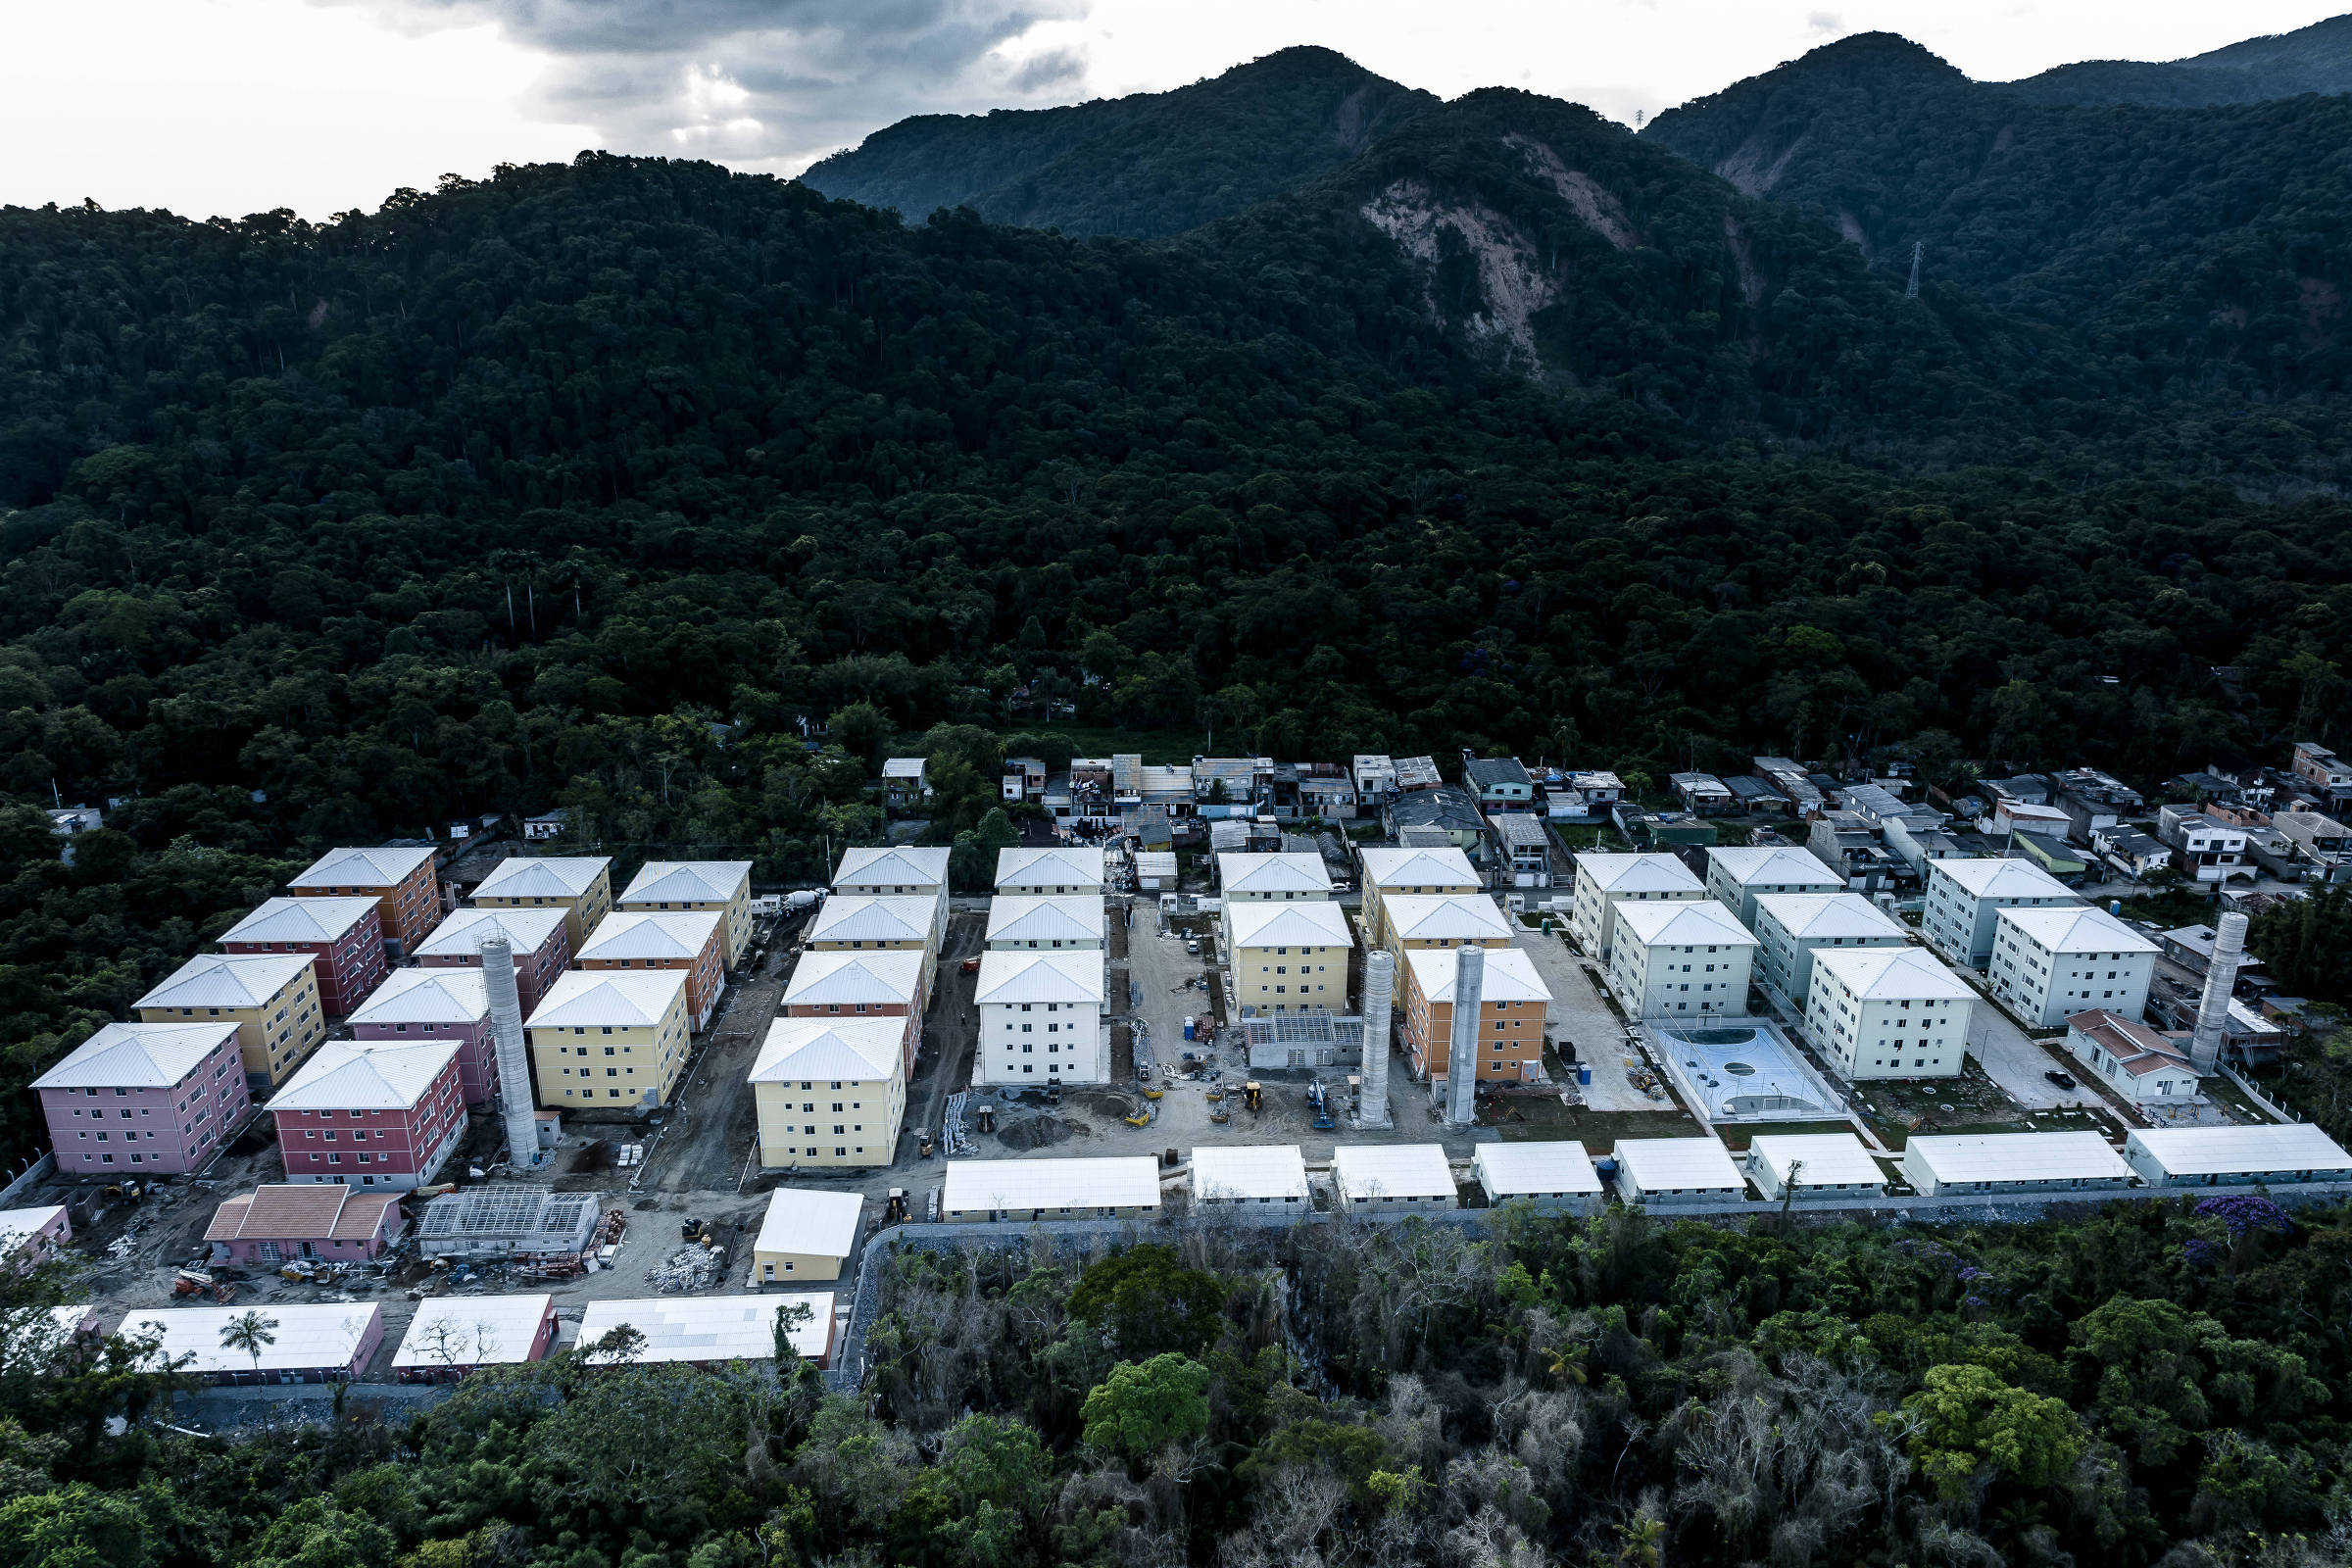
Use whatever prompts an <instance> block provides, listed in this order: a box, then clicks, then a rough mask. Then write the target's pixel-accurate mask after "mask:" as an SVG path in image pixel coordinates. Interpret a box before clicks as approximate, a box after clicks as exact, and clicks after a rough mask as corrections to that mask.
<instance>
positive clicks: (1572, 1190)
mask: <svg viewBox="0 0 2352 1568" xmlns="http://www.w3.org/2000/svg"><path fill="white" fill-rule="evenodd" d="M1470 1174H1471V1175H1473V1176H1475V1177H1477V1178H1478V1185H1479V1188H1480V1190H1481V1191H1483V1192H1484V1193H1485V1194H1486V1195H1487V1202H1488V1204H1489V1205H1490V1206H1493V1205H1497V1204H1502V1203H1509V1202H1516V1201H1526V1202H1530V1203H1533V1204H1534V1205H1535V1206H1536V1207H1537V1208H1538V1209H1541V1210H1543V1211H1544V1212H1546V1213H1565V1214H1589V1213H1591V1212H1592V1211H1593V1209H1594V1208H1596V1207H1598V1206H1599V1203H1600V1201H1601V1200H1600V1172H1599V1171H1597V1170H1594V1169H1593V1156H1592V1155H1591V1154H1588V1153H1586V1152H1585V1146H1584V1145H1583V1144H1580V1143H1578V1142H1576V1141H1575V1140H1574V1139H1568V1138H1563V1139H1559V1140H1556V1141H1554V1140H1546V1141H1544V1142H1543V1143H1515V1144H1481V1145H1479V1146H1478V1148H1477V1149H1475V1150H1473V1151H1472V1152H1471V1154H1470Z"/></svg>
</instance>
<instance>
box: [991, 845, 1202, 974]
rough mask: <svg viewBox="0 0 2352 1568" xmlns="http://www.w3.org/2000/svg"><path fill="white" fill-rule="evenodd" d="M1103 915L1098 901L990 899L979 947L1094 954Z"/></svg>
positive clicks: (1100, 937)
mask: <svg viewBox="0 0 2352 1568" xmlns="http://www.w3.org/2000/svg"><path fill="white" fill-rule="evenodd" d="M1138 858H1139V859H1140V858H1141V857H1138ZM1169 858H1170V859H1173V858H1174V857H1173V856H1171V857H1169ZM1104 916H1105V910H1104V907H1103V901H1102V900H1101V899H1089V898H1082V897H1077V896H1071V897H1067V898H1044V899H1030V898H1009V899H1008V898H997V899H991V900H989V901H988V930H987V934H986V936H985V937H984V939H983V945H985V946H987V947H991V948H1004V949H1006V950H1008V951H1009V950H1012V949H1024V950H1029V951H1033V952H1041V953H1060V952H1072V953H1085V952H1095V951H1099V950H1100V949H1101V948H1102V946H1103V930H1104V927H1105V925H1106V920H1105V918H1104Z"/></svg>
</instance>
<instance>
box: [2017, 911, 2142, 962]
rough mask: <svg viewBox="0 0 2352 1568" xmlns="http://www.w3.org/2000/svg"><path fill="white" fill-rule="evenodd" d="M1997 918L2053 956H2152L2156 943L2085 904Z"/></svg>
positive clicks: (2109, 915)
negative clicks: (2022, 933)
mask: <svg viewBox="0 0 2352 1568" xmlns="http://www.w3.org/2000/svg"><path fill="white" fill-rule="evenodd" d="M1997 918H1998V919H2000V920H2002V921H2004V922H2006V923H2008V924H2010V925H2014V926H2016V927H2017V928H2018V930H2020V931H2022V932H2024V933H2025V934H2026V935H2027V936H2029V937H2032V938H2033V939H2034V941H2035V942H2038V943H2040V944H2041V945H2042V946H2043V947H2044V948H2047V949H2048V950H2049V951H2051V952H2052V953H2155V952H2158V951H2160V950H2159V949H2158V947H2157V945H2156V943H2155V942H2153V941H2151V940H2150V939H2149V938H2147V937H2144V936H2141V935H2140V934H2139V933H2138V932H2137V931H2134V930H2132V929H2131V927H2130V926H2128V925H2126V924H2124V922H2123V921H2121V920H2118V919H2117V918H2116V917H2115V916H2114V915H2112V914H2109V913H2108V912H2107V911H2106V910H2105V909H2094V908H2092V907H2090V906H2088V905H2086V904H2078V905H2075V906H2074V907H2071V908H2065V907H2061V908H2052V909H2017V908H2007V909H2003V910H2001V911H2000V913H1999V915H1998V916H1997Z"/></svg>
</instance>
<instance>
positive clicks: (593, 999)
mask: <svg viewBox="0 0 2352 1568" xmlns="http://www.w3.org/2000/svg"><path fill="white" fill-rule="evenodd" d="M685 994H686V971H685V970H683V969H648V970H643V971H638V972H631V971H629V970H626V969H566V970H564V973H563V974H562V975H561V976H560V977H559V978H558V979H557V981H556V983H555V984H554V985H552V986H550V987H548V988H547V994H546V995H545V996H543V997H541V998H540V999H539V1005H538V1006H537V1007H535V1008H533V1009H532V1011H531V1015H530V1017H529V1018H527V1019H525V1020H524V1022H525V1023H526V1024H527V1025H528V1026H529V1027H530V1028H533V1029H579V1028H590V1029H593V1028H612V1029H651V1028H655V1027H658V1026H659V1025H660V1024H661V1022H662V1018H663V1017H665V1016H666V1015H667V1014H668V1012H669V1009H670V1007H671V1006H672V1005H674V1004H675V1003H677V1002H678V1000H679V999H680V998H682V997H684V996H685Z"/></svg>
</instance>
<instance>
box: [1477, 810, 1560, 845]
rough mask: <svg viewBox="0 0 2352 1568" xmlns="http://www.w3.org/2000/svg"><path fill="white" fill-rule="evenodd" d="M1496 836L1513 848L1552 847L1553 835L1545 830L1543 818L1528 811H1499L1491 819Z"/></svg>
mask: <svg viewBox="0 0 2352 1568" xmlns="http://www.w3.org/2000/svg"><path fill="white" fill-rule="evenodd" d="M1489 825H1490V826H1491V827H1493V828H1494V829H1495V837H1496V838H1498V839H1500V840H1501V841H1502V842H1503V843H1504V844H1506V845H1509V846H1510V847H1511V848H1513V849H1525V848H1529V847H1534V848H1537V849H1544V850H1548V849H1550V848H1551V835H1550V833H1548V832H1547V831H1545V829H1544V822H1543V819H1542V818H1541V817H1537V816H1534V815H1531V814H1530V813H1528V812H1526V811H1497V812H1496V813H1495V815H1494V816H1493V817H1491V818H1490V819H1489Z"/></svg>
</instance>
